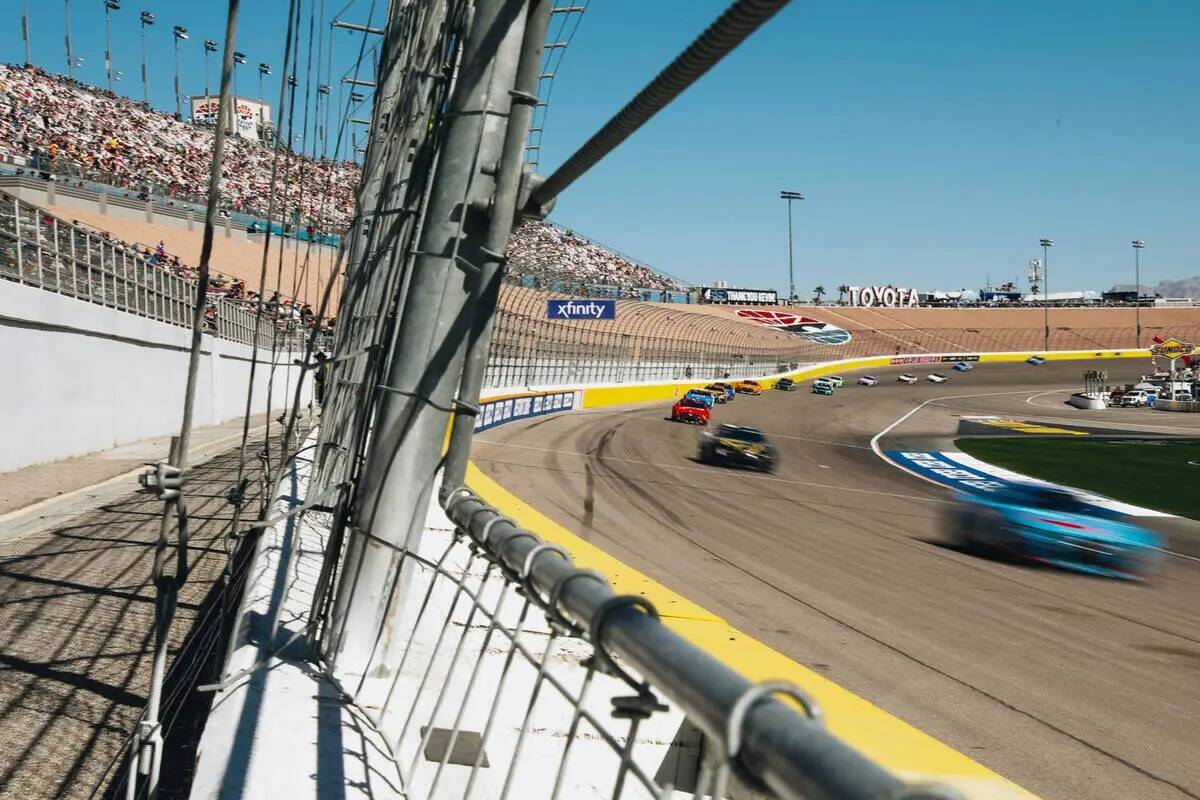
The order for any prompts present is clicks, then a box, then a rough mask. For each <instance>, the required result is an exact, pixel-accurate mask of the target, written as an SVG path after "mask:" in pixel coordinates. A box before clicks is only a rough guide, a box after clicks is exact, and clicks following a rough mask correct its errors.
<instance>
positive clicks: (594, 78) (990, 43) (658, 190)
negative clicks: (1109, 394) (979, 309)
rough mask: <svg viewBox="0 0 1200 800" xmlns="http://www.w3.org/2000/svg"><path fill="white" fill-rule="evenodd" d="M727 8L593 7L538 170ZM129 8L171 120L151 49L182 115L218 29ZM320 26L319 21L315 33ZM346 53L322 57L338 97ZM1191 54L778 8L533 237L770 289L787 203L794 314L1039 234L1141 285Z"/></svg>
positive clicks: (1065, 274)
mask: <svg viewBox="0 0 1200 800" xmlns="http://www.w3.org/2000/svg"><path fill="white" fill-rule="evenodd" d="M14 5H15V4H14ZM31 6H33V8H31V16H32V23H33V37H34V60H35V61H36V62H38V63H40V64H43V65H45V64H49V65H50V66H51V67H53V68H58V69H61V66H62V65H63V63H64V62H63V55H62V53H63V48H62V28H61V26H62V7H61V5H60V4H58V3H55V2H50V1H49V0H37V1H36V2H34V3H31ZM93 6H94V8H93ZM125 6H126V8H125V9H123V10H122V11H121V12H118V13H119V15H121V23H122V24H121V25H120V26H118V25H114V41H115V42H116V44H114V50H116V51H117V53H118V56H117V61H118V67H119V68H122V69H123V70H124V71H125V74H126V78H125V81H124V82H123V88H124V89H125V90H126V92H128V93H131V94H133V95H134V96H140V93H141V87H140V84H139V83H138V66H137V65H138V60H139V55H138V52H139V51H138V39H137V25H136V17H137V11H138V10H140V9H141V8H142V7H143V6H140V5H136V4H134V3H131V2H129V0H126V3H125ZM383 6H384V2H383V0H377V8H376V11H375V16H376V21H378V20H379V19H380V17H381V16H382V13H383ZM725 6H726V3H725V2H711V1H710V0H659V2H655V3H646V2H638V1H636V0H595V2H592V3H591V4H590V7H589V9H588V12H587V14H586V15H585V17H584V19H583V22H582V25H581V26H580V28H579V32H578V35H577V36H576V37H575V39H574V41H573V43H572V45H571V47H570V49H569V50H568V52H567V53H566V56H565V60H564V62H563V64H562V67H561V69H560V71H559V76H558V79H557V81H556V84H555V87H554V93H553V101H552V105H551V108H550V111H549V119H548V122H547V125H546V134H545V138H544V141H543V142H542V145H543V150H542V171H543V172H549V171H551V170H552V169H553V167H554V166H555V165H556V164H558V163H560V162H561V161H562V160H563V159H565V158H566V157H567V156H568V155H569V154H570V153H571V152H572V151H573V150H574V148H575V147H577V146H578V145H579V144H580V143H582V142H583V141H584V140H585V139H586V138H587V137H588V136H589V135H590V134H591V133H592V132H593V131H594V130H595V129H596V128H597V127H599V126H600V125H601V124H603V122H604V121H605V120H606V119H607V118H608V117H609V116H610V115H611V114H612V113H613V112H615V111H616V110H617V109H618V108H620V106H621V105H623V104H624V103H625V102H626V101H627V100H628V99H629V98H630V97H632V96H633V94H634V93H635V92H636V91H637V90H638V89H640V88H641V87H642V86H643V85H644V84H645V83H646V82H647V81H648V80H649V79H650V78H651V77H652V76H653V75H654V74H655V73H656V72H657V71H658V70H659V69H660V68H661V67H662V66H664V65H665V64H666V63H667V62H668V61H669V60H670V59H671V58H672V57H673V56H674V55H675V54H676V53H678V52H679V50H680V49H682V48H683V47H684V46H686V44H687V43H688V42H689V41H691V39H692V38H694V37H695V35H696V34H697V33H699V32H700V31H701V30H703V29H704V27H706V26H707V25H708V24H709V23H710V22H711V21H712V19H713V18H714V17H715V16H716V15H717V14H718V13H719V12H720V11H721V10H722V9H723V8H724V7H725ZM10 7H11V6H10ZM102 7H103V4H102V2H101V0H90V1H89V2H88V3H87V4H86V8H85V7H84V3H82V2H81V0H76V1H75V2H74V3H72V17H73V28H74V33H75V49H76V51H77V53H78V54H80V55H83V56H84V57H85V58H86V59H87V64H86V65H85V67H84V68H83V70H82V71H81V73H82V76H83V77H84V78H86V79H88V80H92V81H100V80H102V74H103V41H102V35H103V15H102V13H101V11H102ZM145 7H146V8H149V9H150V10H153V11H155V12H156V13H157V15H158V18H159V25H158V27H157V29H156V30H155V31H154V34H156V35H155V37H154V44H153V47H152V49H151V61H152V63H153V64H155V65H160V70H161V71H160V78H159V79H158V80H157V81H156V82H155V84H154V85H153V86H152V92H151V99H152V101H153V102H154V103H155V105H157V106H159V107H160V108H170V107H173V99H172V89H171V78H170V75H171V72H170V70H171V41H170V26H171V25H172V24H183V25H187V26H188V27H190V28H191V29H192V34H193V41H191V42H189V43H187V44H188V45H191V48H190V51H189V53H188V60H187V61H185V73H186V71H187V70H191V79H188V78H186V77H185V86H184V88H185V91H195V89H194V88H190V87H193V86H195V85H196V84H195V80H196V79H198V76H199V72H200V64H201V63H202V62H201V60H200V48H199V40H200V39H202V38H204V37H211V38H217V39H219V38H220V35H221V32H222V30H223V18H224V13H225V8H224V4H223V3H219V2H214V3H211V4H209V3H194V2H193V3H186V4H185V3H179V2H164V0H158V2H157V3H149V2H148V3H147V4H146V5H145ZM341 7H342V2H332V1H331V2H328V3H326V16H327V17H328V16H331V15H332V14H334V13H335V12H337V11H339V10H340V9H341ZM368 7H369V3H368V2H366V0H354V2H353V3H352V4H351V6H350V8H349V10H347V11H346V12H344V14H343V16H344V18H347V19H353V20H355V21H363V20H365V19H366V17H367V11H368ZM285 11H286V3H285V2H283V0H255V2H245V3H243V28H242V30H243V34H242V36H241V38H240V39H239V48H240V49H242V50H244V51H245V52H246V53H247V55H248V58H249V61H250V64H249V65H248V67H249V69H247V70H246V71H245V72H244V73H243V76H244V77H243V79H242V81H241V86H240V88H241V89H242V93H243V94H257V80H256V76H254V73H253V71H252V70H253V69H254V65H255V64H257V63H258V61H262V60H266V61H270V62H271V63H272V64H274V65H276V73H277V74H278V72H279V71H280V70H279V69H278V64H279V63H280V61H281V59H282V41H281V40H282V25H283V22H284V16H283V15H284V13H285ZM118 29H119V30H118ZM85 37H86V38H85ZM358 41H359V40H358V38H357V37H356V36H351V35H349V34H339V36H338V44H337V45H336V48H337V49H336V51H335V52H336V53H337V55H338V58H337V59H336V60H337V62H338V63H337V65H336V67H337V68H336V69H335V80H336V76H337V75H340V74H341V71H342V69H344V68H345V66H346V65H347V60H346V58H343V56H345V57H348V56H350V51H351V49H352V48H355V49H356V48H357V43H358ZM1197 41H1200V3H1192V2H1177V1H1171V2H1164V1H1160V0H1146V1H1143V2H1134V1H1133V0H1128V2H1105V1H1104V0H1091V1H1090V2H1081V1H1077V0H1056V2H1053V3H1047V2H1044V0H1043V1H1042V2H1026V1H1025V0H994V1H993V2H985V1H984V0H908V1H907V2H903V3H898V2H885V1H883V0H840V1H839V2H832V0H827V1H826V2H801V1H800V0H796V2H793V3H792V4H791V5H790V6H788V7H787V8H786V9H785V10H784V11H783V12H781V13H780V14H779V15H778V16H777V17H776V18H775V19H774V20H773V21H772V22H770V23H768V25H767V26H766V27H765V28H764V29H762V30H761V31H759V32H758V33H757V34H756V35H755V36H753V37H752V38H751V39H750V40H749V41H748V42H747V43H746V44H745V45H744V46H743V47H742V48H741V49H740V50H739V51H737V52H735V53H734V54H733V55H732V56H730V57H729V58H727V59H726V60H725V61H724V62H722V63H721V64H720V65H719V66H718V67H717V68H716V69H715V70H714V71H713V72H712V73H710V74H709V75H708V76H706V77H705V78H704V79H702V81H701V82H700V83H699V84H697V85H696V86H694V87H692V89H691V90H689V91H688V92H687V93H686V94H685V95H684V96H683V97H682V98H680V100H679V101H677V102H676V103H675V104H674V105H672V106H671V107H670V108H669V109H668V110H666V111H665V112H663V113H662V114H660V115H659V117H658V118H656V119H655V120H654V121H652V122H651V124H650V125H648V126H647V127H646V128H644V129H643V130H641V131H639V132H638V133H637V134H635V135H634V137H633V138H632V139H631V140H630V141H628V142H626V143H625V144H624V145H623V146H622V147H621V148H619V149H618V150H617V151H616V152H615V153H613V154H612V155H611V156H610V157H609V158H608V159H606V160H605V161H604V162H602V163H601V164H600V165H599V166H598V167H597V168H596V169H594V170H593V171H592V172H591V173H590V174H589V175H587V176H585V177H584V178H582V179H581V180H580V181H579V182H578V183H576V184H575V185H574V186H572V187H571V188H570V189H569V190H568V192H567V193H566V194H565V195H564V196H563V197H562V198H561V199H560V201H559V204H558V207H557V208H556V210H555V212H554V214H553V215H552V218H553V219H555V220H557V221H559V222H561V223H563V224H566V225H569V226H572V227H574V228H577V229H578V230H580V231H581V232H583V233H585V234H587V235H589V236H592V237H593V238H596V239H598V240H599V241H601V242H604V243H606V244H608V245H610V246H612V247H614V248H616V249H618V250H621V251H622V252H625V253H628V254H630V255H632V256H635V257H637V258H639V259H641V260H643V261H645V262H647V263H649V264H651V265H654V266H656V267H659V268H661V269H663V270H665V271H667V272H670V273H671V274H674V275H677V276H679V277H681V278H683V279H685V280H688V281H690V282H694V283H706V282H709V281H711V280H713V279H717V278H722V279H725V280H728V281H730V282H732V283H736V284H738V285H742V286H750V287H754V288H777V289H781V290H782V289H785V288H786V282H787V228H786V216H785V208H784V205H783V202H782V201H781V200H779V199H778V193H779V190H780V189H783V188H787V189H794V190H798V191H802V192H804V193H805V194H806V195H807V197H808V199H807V200H806V201H804V202H803V203H800V204H798V205H797V206H796V213H795V234H796V270H797V285H798V287H799V288H800V290H801V292H802V293H804V292H808V291H810V290H811V289H812V287H813V286H815V285H816V284H818V283H820V284H823V285H824V286H825V287H826V288H827V289H832V288H834V287H836V285H837V284H839V283H851V284H870V283H885V282H891V283H896V284H901V285H915V286H917V287H920V288H930V289H932V288H943V289H957V288H963V287H965V288H978V287H980V286H981V285H982V284H983V283H984V281H985V279H986V278H987V277H989V276H990V278H991V280H992V282H993V283H999V282H1001V281H1003V280H1005V279H1009V278H1016V277H1018V276H1022V283H1023V275H1024V272H1025V269H1026V264H1027V262H1028V260H1029V259H1030V258H1032V257H1036V256H1038V255H1040V253H1039V251H1038V248H1037V241H1038V239H1039V238H1040V237H1042V236H1049V237H1051V238H1053V239H1055V240H1056V242H1057V246H1056V247H1055V249H1054V250H1053V251H1052V252H1051V256H1050V268H1051V273H1050V288H1051V290H1052V291H1054V290H1067V289H1083V288H1091V289H1100V288H1107V287H1108V286H1109V285H1110V284H1112V283H1114V282H1131V281H1132V272H1133V258H1132V250H1131V248H1130V246H1129V241H1130V240H1131V239H1134V238H1140V239H1144V240H1145V241H1146V242H1147V247H1146V249H1145V250H1143V251H1142V256H1143V258H1142V267H1143V270H1142V274H1143V282H1147V283H1154V282H1157V281H1158V280H1159V279H1162V278H1178V277H1185V276H1190V275H1196V274H1200V225H1198V224H1197V223H1196V220H1197V219H1200V214H1198V212H1200V201H1198V200H1197V192H1196V191H1195V187H1197V186H1200V102H1198V101H1200V80H1198V79H1200V47H1197V46H1196V42H1197ZM0 43H2V44H3V47H4V49H5V53H6V60H9V61H20V60H21V58H22V49H21V48H22V45H21V41H20V33H19V28H18V26H16V25H13V26H11V27H10V26H5V28H4V30H3V31H0ZM277 91H278V87H277V85H276V87H275V88H274V89H273V90H271V89H269V90H268V94H269V95H272V96H273V95H275V94H276V93H277Z"/></svg>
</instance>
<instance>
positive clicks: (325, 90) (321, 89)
mask: <svg viewBox="0 0 1200 800" xmlns="http://www.w3.org/2000/svg"><path fill="white" fill-rule="evenodd" d="M331 91H332V90H331V89H330V88H329V84H328V83H322V84H319V85H318V86H317V94H329V93H330V92H331Z"/></svg>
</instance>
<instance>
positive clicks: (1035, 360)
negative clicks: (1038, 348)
mask: <svg viewBox="0 0 1200 800" xmlns="http://www.w3.org/2000/svg"><path fill="white" fill-rule="evenodd" d="M1025 363H1026V364H1033V365H1034V366H1035V367H1039V366H1041V365H1042V364H1045V363H1046V359H1044V358H1042V357H1041V356H1030V357H1029V358H1027V359H1025Z"/></svg>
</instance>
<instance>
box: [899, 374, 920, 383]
mask: <svg viewBox="0 0 1200 800" xmlns="http://www.w3.org/2000/svg"><path fill="white" fill-rule="evenodd" d="M896 380H897V381H899V382H900V383H916V382H917V376H916V375H909V374H908V373H907V372H906V373H904V374H903V375H901V376H900V377H899V378H896Z"/></svg>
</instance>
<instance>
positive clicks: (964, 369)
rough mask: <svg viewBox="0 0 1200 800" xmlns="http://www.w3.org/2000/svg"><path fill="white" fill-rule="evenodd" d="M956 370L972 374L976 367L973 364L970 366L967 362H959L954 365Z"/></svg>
mask: <svg viewBox="0 0 1200 800" xmlns="http://www.w3.org/2000/svg"><path fill="white" fill-rule="evenodd" d="M954 369H956V370H958V371H959V372H970V371H971V370H973V369H975V367H974V366H973V365H972V364H968V363H967V362H966V361H959V362H958V363H957V364H955V365H954Z"/></svg>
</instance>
